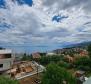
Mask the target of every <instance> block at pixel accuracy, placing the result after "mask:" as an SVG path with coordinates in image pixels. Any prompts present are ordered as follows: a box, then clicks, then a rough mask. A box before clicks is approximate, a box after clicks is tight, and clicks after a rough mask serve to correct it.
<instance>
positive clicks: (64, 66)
mask: <svg viewBox="0 0 91 84" xmlns="http://www.w3.org/2000/svg"><path fill="white" fill-rule="evenodd" d="M58 65H59V66H60V67H63V68H66V69H68V68H70V66H71V64H69V63H67V62H64V61H61V62H58Z"/></svg>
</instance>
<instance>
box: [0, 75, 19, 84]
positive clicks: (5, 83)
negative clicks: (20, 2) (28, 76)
mask: <svg viewBox="0 0 91 84" xmlns="http://www.w3.org/2000/svg"><path fill="white" fill-rule="evenodd" d="M0 84H19V82H18V81H17V80H12V79H10V78H7V77H4V76H0Z"/></svg>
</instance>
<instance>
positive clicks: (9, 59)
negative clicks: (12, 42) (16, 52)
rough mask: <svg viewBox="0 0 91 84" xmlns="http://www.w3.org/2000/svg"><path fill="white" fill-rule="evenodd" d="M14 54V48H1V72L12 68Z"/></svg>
mask: <svg viewBox="0 0 91 84" xmlns="http://www.w3.org/2000/svg"><path fill="white" fill-rule="evenodd" d="M13 61H14V56H13V54H12V50H9V49H1V50H0V72H3V71H6V70H8V69H10V68H11V65H12V64H13Z"/></svg>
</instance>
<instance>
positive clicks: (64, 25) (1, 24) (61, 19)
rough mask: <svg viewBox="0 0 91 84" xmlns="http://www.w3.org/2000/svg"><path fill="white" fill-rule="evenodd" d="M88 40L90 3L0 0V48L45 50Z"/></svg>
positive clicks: (86, 0)
mask: <svg viewBox="0 0 91 84" xmlns="http://www.w3.org/2000/svg"><path fill="white" fill-rule="evenodd" d="M88 41H91V0H0V46H3V47H6V48H12V49H14V50H16V51H26V52H27V51H28V52H35V51H49V50H53V49H57V48H62V47H64V46H66V45H69V44H76V43H81V42H88Z"/></svg>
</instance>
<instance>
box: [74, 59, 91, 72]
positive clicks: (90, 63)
mask: <svg viewBox="0 0 91 84" xmlns="http://www.w3.org/2000/svg"><path fill="white" fill-rule="evenodd" d="M75 65H76V68H78V69H82V70H85V71H89V70H90V69H91V59H89V58H88V57H80V58H79V59H77V60H76V61H75Z"/></svg>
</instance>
